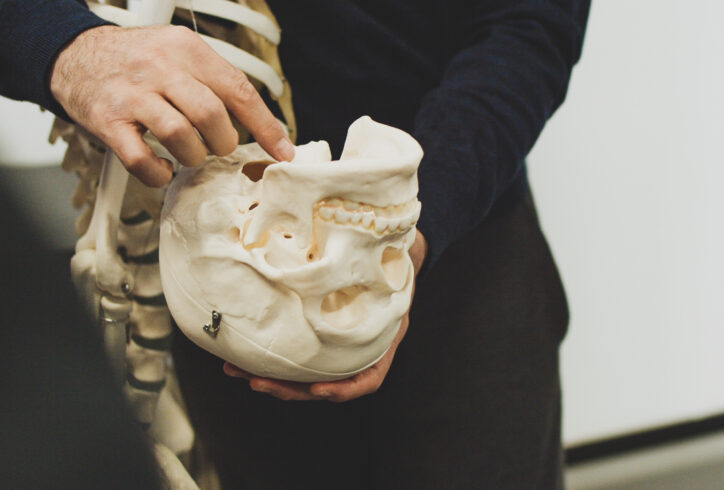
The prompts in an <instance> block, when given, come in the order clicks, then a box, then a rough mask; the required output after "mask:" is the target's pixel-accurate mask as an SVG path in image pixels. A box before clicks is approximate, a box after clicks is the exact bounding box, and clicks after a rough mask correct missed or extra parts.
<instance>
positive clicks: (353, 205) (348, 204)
mask: <svg viewBox="0 0 724 490" xmlns="http://www.w3.org/2000/svg"><path fill="white" fill-rule="evenodd" d="M342 205H343V206H344V209H347V210H348V211H357V210H358V209H359V206H360V205H359V203H358V202H355V201H343V202H342Z"/></svg>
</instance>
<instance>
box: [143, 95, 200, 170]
mask: <svg viewBox="0 0 724 490" xmlns="http://www.w3.org/2000/svg"><path fill="white" fill-rule="evenodd" d="M133 117H135V118H136V120H137V121H138V122H139V123H141V124H143V125H144V126H145V127H146V128H148V130H149V131H151V133H153V135H154V136H155V137H156V138H158V140H159V141H160V142H161V144H162V145H163V146H165V147H166V149H167V150H168V151H170V152H171V154H172V155H173V156H175V157H176V159H178V161H179V162H180V163H181V164H182V165H185V166H188V167H193V166H195V165H198V164H199V163H201V162H203V161H204V160H205V159H206V155H207V153H208V151H207V149H206V146H205V145H204V143H203V142H202V141H201V138H199V136H198V135H197V134H196V131H194V128H193V126H191V123H190V122H189V120H188V119H186V118H185V117H184V115H183V114H181V113H180V112H179V111H178V110H176V109H175V108H174V107H173V106H172V105H171V104H169V103H168V101H166V100H164V99H163V98H162V97H160V96H153V97H149V98H148V99H146V100H144V101H143V104H139V105H138V106H137V107H135V108H134V113H133Z"/></svg>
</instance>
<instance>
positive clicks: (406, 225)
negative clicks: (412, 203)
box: [400, 215, 413, 230]
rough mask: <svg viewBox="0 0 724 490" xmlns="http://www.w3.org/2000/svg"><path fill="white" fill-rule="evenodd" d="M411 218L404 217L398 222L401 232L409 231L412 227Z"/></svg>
mask: <svg viewBox="0 0 724 490" xmlns="http://www.w3.org/2000/svg"><path fill="white" fill-rule="evenodd" d="M412 221H413V220H412V216H411V215H410V216H406V217H404V218H402V220H401V221H400V228H402V229H403V230H409V229H410V227H412Z"/></svg>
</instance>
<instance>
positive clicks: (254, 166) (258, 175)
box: [241, 161, 274, 182]
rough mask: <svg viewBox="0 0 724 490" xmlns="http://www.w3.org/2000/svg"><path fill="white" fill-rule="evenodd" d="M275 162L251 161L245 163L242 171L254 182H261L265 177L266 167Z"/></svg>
mask: <svg viewBox="0 0 724 490" xmlns="http://www.w3.org/2000/svg"><path fill="white" fill-rule="evenodd" d="M273 163H274V162H272V161H259V162H249V163H246V164H244V167H243V168H242V169H241V173H243V174H244V175H246V176H247V177H248V178H249V180H251V181H252V182H259V181H260V180H261V179H262V178H263V177H264V171H265V170H266V168H267V167H268V166H269V165H272V164H273Z"/></svg>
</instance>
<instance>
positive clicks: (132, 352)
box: [51, 0, 295, 488]
mask: <svg viewBox="0 0 724 490" xmlns="http://www.w3.org/2000/svg"><path fill="white" fill-rule="evenodd" d="M128 4H129V11H126V10H123V9H119V8H116V7H112V6H110V5H105V4H91V8H92V9H93V10H94V11H95V12H96V13H97V14H99V15H101V17H105V18H107V19H108V20H111V21H115V22H116V23H119V24H121V25H128V26H132V25H134V26H137V25H146V24H167V23H168V22H169V20H170V19H171V16H172V14H173V12H174V9H175V8H177V7H179V8H188V7H190V6H191V2H190V1H189V0H179V1H173V0H170V1H167V0H164V1H158V0H135V1H134V0H129V2H128ZM253 6H254V8H258V9H259V10H260V12H264V14H268V17H267V15H264V14H262V13H260V12H256V11H254V10H251V9H250V8H248V7H246V6H242V5H238V4H236V3H233V2H228V1H225V0H212V1H208V0H194V1H193V7H194V11H196V12H200V13H207V14H209V15H214V16H216V17H220V18H224V19H228V20H232V21H234V22H236V23H239V24H242V25H245V26H247V27H249V28H250V29H253V30H254V31H255V32H256V33H257V34H259V36H255V37H254V33H253V32H249V31H247V32H246V34H247V35H250V36H252V43H251V48H252V49H253V50H254V51H255V52H256V53H258V54H259V55H260V56H261V57H262V58H263V59H265V60H267V61H268V62H269V64H267V63H265V62H262V61H261V60H260V59H258V58H256V57H255V56H252V55H251V54H249V53H246V52H244V51H242V50H239V49H237V48H235V47H233V46H232V45H231V44H229V43H225V42H222V41H218V40H216V39H213V38H207V37H205V36H202V37H203V38H204V39H206V41H207V42H209V44H211V45H212V47H213V48H214V49H216V50H217V51H218V52H220V53H221V55H222V56H224V57H226V58H227V59H229V61H230V62H231V63H232V64H233V65H235V66H237V67H239V68H241V69H242V70H244V71H246V72H247V73H249V74H250V75H251V76H253V77H255V78H257V79H259V80H260V81H262V82H264V83H266V84H267V85H268V88H269V90H270V93H271V94H272V95H273V96H274V97H278V98H279V104H280V107H281V109H282V112H283V113H284V115H285V118H286V122H287V124H288V127H289V130H290V136H292V138H293V137H294V131H295V124H294V118H293V110H292V108H291V95H290V91H289V86H288V83H287V82H286V81H282V80H283V79H282V77H281V67H280V66H279V61H278V55H277V53H276V44H278V43H279V28H278V26H277V25H276V23H275V22H274V20H273V15H271V13H270V12H269V11H268V8H266V6H265V5H264V4H263V2H253ZM141 19H143V21H141ZM59 136H62V137H63V138H64V139H66V141H68V142H69V143H70V146H69V151H68V153H67V154H66V157H65V160H64V162H63V167H64V169H66V170H68V171H74V172H77V173H78V174H79V176H80V177H81V182H80V184H79V187H78V190H77V191H76V194H75V195H74V197H73V203H74V205H75V206H76V207H80V206H82V205H84V204H88V205H89V210H92V215H91V213H90V212H86V214H85V215H84V216H83V217H81V219H79V222H78V224H77V226H78V229H79V233H83V236H82V237H81V239H80V240H79V241H78V243H77V246H76V254H75V255H74V257H73V260H72V263H71V269H72V273H73V278H74V282H75V283H76V286H77V288H78V290H79V291H80V293H81V296H82V297H83V298H84V299H85V303H86V305H87V306H88V307H89V308H90V310H91V312H92V313H93V314H94V315H96V316H98V319H99V320H100V322H101V324H102V326H103V330H104V335H105V337H106V344H107V350H108V351H109V357H110V359H111V361H112V363H113V365H114V366H115V369H116V371H117V373H118V376H119V382H123V380H124V379H125V378H126V375H125V374H126V373H125V372H124V371H125V369H124V368H127V374H128V379H129V380H131V378H132V379H134V380H137V383H136V385H137V384H138V382H140V383H141V384H146V385H149V384H150V385H154V384H155V385H157V386H158V385H159V384H161V383H163V382H164V380H166V379H167V376H168V379H169V380H170V384H171V385H172V386H173V385H174V383H173V373H170V374H167V367H168V363H167V351H164V350H157V349H154V348H153V346H148V345H147V343H146V342H141V343H138V342H137V341H136V339H137V338H140V339H146V340H148V339H156V340H158V339H164V338H166V337H168V336H169V335H170V333H171V330H172V325H171V318H170V313H169V311H168V309H167V308H166V307H165V306H163V305H156V304H142V303H140V302H139V301H140V300H141V298H143V297H145V298H148V297H151V298H152V297H155V296H159V295H160V294H161V293H162V288H161V283H160V276H159V271H158V264H143V265H139V264H135V265H134V264H128V263H126V262H125V261H124V260H123V259H122V258H121V256H120V255H119V253H118V249H119V246H120V247H122V248H124V249H125V250H126V253H127V254H128V255H129V256H141V255H143V254H145V253H149V252H152V251H153V249H155V248H157V246H158V216H159V213H160V207H161V199H162V197H163V194H162V192H158V191H156V190H151V189H148V188H145V187H143V186H141V185H140V184H139V182H138V181H137V180H135V179H133V178H132V179H130V180H129V179H128V175H127V173H126V172H125V170H124V169H123V168H122V165H121V164H120V162H119V161H118V159H117V158H116V156H115V155H113V154H112V153H111V152H107V153H106V154H105V156H103V155H102V154H101V153H99V149H100V148H101V145H102V144H101V143H100V142H99V141H98V140H96V139H95V138H94V137H92V136H91V135H90V134H87V133H85V132H84V131H83V130H82V129H81V128H77V127H73V126H70V125H68V124H66V123H63V122H60V121H57V122H56V124H55V126H54V128H53V133H52V134H51V139H54V138H57V137H59ZM146 140H147V142H148V143H149V144H150V145H151V146H152V148H153V149H154V151H155V152H156V154H158V155H159V156H162V157H164V158H167V159H169V160H171V161H174V159H173V157H171V155H170V154H168V152H167V151H166V150H165V149H164V148H163V147H162V146H160V145H159V144H158V142H157V141H155V138H153V137H150V135H148V134H147V135H146ZM101 160H103V163H102V164H101ZM101 168H102V170H101ZM96 182H97V186H96ZM141 212H145V213H148V214H149V215H151V217H153V218H155V219H154V220H148V221H146V222H144V223H143V224H138V225H129V224H126V223H120V222H119V218H120V217H121V216H124V217H126V218H128V217H131V216H134V215H136V214H139V213H141ZM129 293H132V294H129ZM126 326H129V327H130V328H129V329H128V330H129V332H130V334H131V339H130V340H129V341H128V343H127V342H126V331H127V329H126ZM126 345H128V347H127V350H126ZM144 345H146V346H144ZM124 389H125V391H126V395H127V397H128V399H129V400H130V402H131V406H132V408H133V410H134V412H135V414H136V418H137V420H138V421H140V422H142V423H144V424H148V423H152V424H151V427H150V429H149V432H148V433H149V435H151V436H152V437H153V439H154V440H156V441H157V442H160V443H161V444H163V445H165V446H166V447H168V448H171V449H172V450H173V452H176V453H182V452H186V451H188V450H189V449H190V447H191V445H192V443H193V431H192V429H191V428H190V426H189V424H188V420H187V419H186V417H185V414H184V413H183V410H182V409H181V408H180V405H179V402H178V401H177V399H175V397H176V396H177V395H176V394H174V396H172V395H171V390H169V385H168V384H167V385H166V387H165V388H164V389H163V390H162V391H161V392H160V396H159V394H158V392H153V391H149V390H148V389H144V388H137V387H134V386H133V385H132V384H131V383H126V384H125V387H124ZM157 456H159V460H160V463H161V466H162V467H163V468H164V469H165V470H168V471H166V478H167V480H168V481H169V482H176V483H171V487H172V488H176V485H181V486H179V487H178V488H182V487H183V488H196V486H195V485H194V484H193V482H190V481H189V479H188V478H187V476H188V475H185V474H184V472H182V471H178V469H179V466H178V465H177V464H176V463H177V462H174V460H173V459H172V458H168V457H167V456H168V453H167V452H164V451H161V452H158V451H157ZM208 471H209V470H208V469H205V472H208ZM178 482H183V484H181V483H178Z"/></svg>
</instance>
